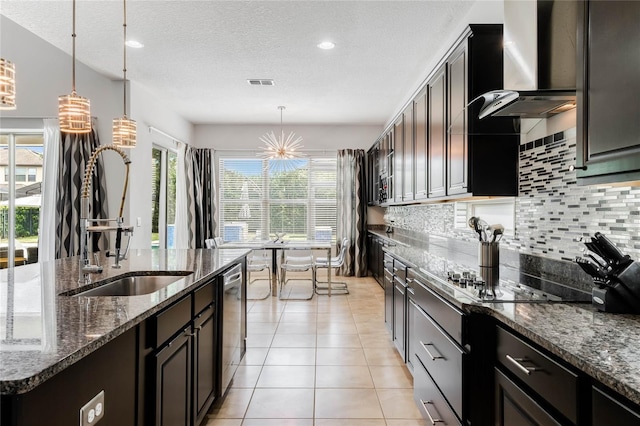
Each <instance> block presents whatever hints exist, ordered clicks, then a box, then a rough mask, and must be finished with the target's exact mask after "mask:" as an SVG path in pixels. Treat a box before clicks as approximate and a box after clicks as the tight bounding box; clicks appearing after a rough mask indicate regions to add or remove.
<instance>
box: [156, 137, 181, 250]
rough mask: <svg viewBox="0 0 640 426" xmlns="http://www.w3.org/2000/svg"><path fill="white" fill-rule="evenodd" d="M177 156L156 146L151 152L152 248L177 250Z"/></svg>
mask: <svg viewBox="0 0 640 426" xmlns="http://www.w3.org/2000/svg"><path fill="white" fill-rule="evenodd" d="M177 163H178V156H177V154H176V153H175V152H174V151H172V150H169V149H166V148H162V147H159V146H156V145H154V146H153V149H152V151H151V173H152V176H151V181H152V194H151V203H152V204H151V248H175V223H176V175H177V168H176V167H177Z"/></svg>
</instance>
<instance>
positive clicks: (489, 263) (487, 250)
mask: <svg viewBox="0 0 640 426" xmlns="http://www.w3.org/2000/svg"><path fill="white" fill-rule="evenodd" d="M478 266H479V267H480V268H498V267H499V266H500V245H499V243H498V242H495V241H494V242H490V241H480V245H479V246H478Z"/></svg>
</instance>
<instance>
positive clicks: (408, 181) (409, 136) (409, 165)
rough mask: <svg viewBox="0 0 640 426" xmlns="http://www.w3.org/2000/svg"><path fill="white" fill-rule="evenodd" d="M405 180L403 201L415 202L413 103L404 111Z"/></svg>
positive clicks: (403, 183) (403, 180)
mask: <svg viewBox="0 0 640 426" xmlns="http://www.w3.org/2000/svg"><path fill="white" fill-rule="evenodd" d="M403 116H404V162H403V167H404V178H403V179H402V188H403V194H402V201H412V200H413V167H414V164H413V153H414V141H413V102H412V103H410V104H409V106H408V107H407V108H406V109H405V110H404V114H403Z"/></svg>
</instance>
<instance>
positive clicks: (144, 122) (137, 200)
mask: <svg viewBox="0 0 640 426" xmlns="http://www.w3.org/2000/svg"><path fill="white" fill-rule="evenodd" d="M131 117H132V118H134V119H135V120H136V122H137V123H138V143H137V146H136V148H135V149H133V150H131V154H130V155H131V162H132V164H131V173H132V176H131V179H129V188H130V193H129V194H130V195H129V197H128V198H129V210H128V211H127V212H126V213H125V215H124V217H125V222H127V223H130V224H132V225H134V224H136V223H137V219H138V218H140V220H141V222H142V226H141V227H136V229H135V230H134V233H133V237H132V238H133V239H132V240H131V247H133V248H149V247H150V244H151V149H152V146H153V144H158V145H161V146H164V147H167V148H170V149H171V148H173V149H175V145H174V144H173V138H175V139H177V140H178V141H181V142H184V143H189V142H190V141H192V140H193V125H192V124H191V123H190V122H188V121H187V120H185V119H183V118H182V117H180V116H178V115H176V114H174V113H173V112H171V107H170V105H167V104H166V103H165V102H164V101H162V100H160V99H159V98H158V97H157V96H155V95H154V94H153V93H151V92H149V91H148V90H147V89H146V88H145V87H144V86H142V85H140V84H137V83H135V82H132V83H131ZM150 126H151V127H154V128H156V129H158V130H160V131H162V132H164V133H167V134H168V135H171V136H172V138H169V137H167V136H163V135H162V134H160V133H158V132H156V131H150V130H149V127H150ZM127 217H128V220H127V219H126V218H127Z"/></svg>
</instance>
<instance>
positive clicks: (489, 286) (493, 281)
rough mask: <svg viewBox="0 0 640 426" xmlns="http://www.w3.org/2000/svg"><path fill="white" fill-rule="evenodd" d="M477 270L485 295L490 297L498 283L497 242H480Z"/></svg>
mask: <svg viewBox="0 0 640 426" xmlns="http://www.w3.org/2000/svg"><path fill="white" fill-rule="evenodd" d="M478 269H479V272H480V277H481V278H482V280H483V281H484V283H485V284H484V285H485V291H486V293H487V295H492V294H493V288H494V287H495V286H497V285H498V282H499V281H500V245H499V244H498V242H497V241H494V242H491V241H480V245H479V246H478Z"/></svg>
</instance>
